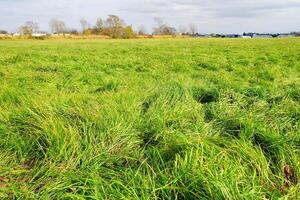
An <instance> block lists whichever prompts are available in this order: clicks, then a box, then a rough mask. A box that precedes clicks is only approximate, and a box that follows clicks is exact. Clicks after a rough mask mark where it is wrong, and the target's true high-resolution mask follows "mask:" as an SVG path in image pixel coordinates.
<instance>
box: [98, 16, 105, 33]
mask: <svg viewBox="0 0 300 200" xmlns="http://www.w3.org/2000/svg"><path fill="white" fill-rule="evenodd" d="M103 28H104V21H103V20H102V19H101V18H100V17H99V18H98V19H97V21H96V29H97V30H98V31H99V32H101V31H103Z"/></svg>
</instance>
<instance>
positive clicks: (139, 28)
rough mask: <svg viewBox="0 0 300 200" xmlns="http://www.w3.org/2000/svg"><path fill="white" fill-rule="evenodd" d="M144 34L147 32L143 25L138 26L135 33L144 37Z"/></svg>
mask: <svg viewBox="0 0 300 200" xmlns="http://www.w3.org/2000/svg"><path fill="white" fill-rule="evenodd" d="M146 32H147V31H146V29H145V26H144V25H140V26H139V27H138V30H137V33H138V34H139V35H145V34H146Z"/></svg>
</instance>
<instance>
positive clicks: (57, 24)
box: [49, 19, 67, 33]
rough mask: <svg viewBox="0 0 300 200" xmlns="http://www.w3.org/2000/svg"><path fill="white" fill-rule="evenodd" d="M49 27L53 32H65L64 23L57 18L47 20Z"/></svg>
mask: <svg viewBox="0 0 300 200" xmlns="http://www.w3.org/2000/svg"><path fill="white" fill-rule="evenodd" d="M49 25H50V28H51V30H52V32H53V33H65V32H67V27H66V24H65V23H64V22H63V21H61V20H58V19H52V20H51V21H50V22H49Z"/></svg>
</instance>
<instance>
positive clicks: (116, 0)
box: [0, 0, 300, 33]
mask: <svg viewBox="0 0 300 200" xmlns="http://www.w3.org/2000/svg"><path fill="white" fill-rule="evenodd" d="M109 14H115V15H118V16H120V17H121V18H122V19H124V21H125V22H126V23H127V24H128V25H132V26H133V27H134V28H138V27H139V26H140V25H144V26H145V28H146V30H147V31H148V32H152V28H153V26H154V24H155V23H154V20H153V19H154V18H155V17H160V18H161V19H163V20H164V22H166V23H168V24H169V25H170V26H173V27H175V28H178V27H183V26H186V27H187V25H188V24H190V23H193V24H195V25H197V27H198V32H200V33H243V32H269V33H274V32H291V31H300V0H0V29H5V30H8V31H11V32H14V31H16V30H17V28H18V27H20V26H21V25H22V24H24V23H25V22H26V21H35V22H38V23H39V25H40V29H42V30H45V31H49V30H50V28H49V21H50V20H51V19H53V18H55V19H60V20H63V21H64V22H65V23H66V25H67V27H69V28H77V29H79V28H80V19H82V18H85V19H87V20H88V22H89V23H90V24H91V25H94V24H95V21H96V19H97V18H98V17H101V18H106V17H107V15H109Z"/></svg>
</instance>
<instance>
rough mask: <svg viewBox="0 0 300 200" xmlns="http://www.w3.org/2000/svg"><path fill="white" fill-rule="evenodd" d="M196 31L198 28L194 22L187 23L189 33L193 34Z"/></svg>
mask: <svg viewBox="0 0 300 200" xmlns="http://www.w3.org/2000/svg"><path fill="white" fill-rule="evenodd" d="M197 31H198V28H197V25H196V24H193V23H191V24H189V33H190V34H191V35H195V34H196V33H197Z"/></svg>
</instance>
